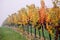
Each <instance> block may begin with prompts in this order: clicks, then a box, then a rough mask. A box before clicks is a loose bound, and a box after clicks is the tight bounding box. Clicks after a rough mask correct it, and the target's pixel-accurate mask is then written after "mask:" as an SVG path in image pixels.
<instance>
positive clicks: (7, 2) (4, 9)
mask: <svg viewBox="0 0 60 40" xmlns="http://www.w3.org/2000/svg"><path fill="white" fill-rule="evenodd" d="M30 4H35V5H36V6H37V7H40V0H0V26H1V24H2V23H3V21H4V20H5V19H6V18H7V17H8V15H11V14H12V13H15V12H17V11H18V10H19V9H21V8H23V7H26V5H30ZM45 4H46V6H47V7H52V6H53V4H52V1H51V0H45Z"/></svg>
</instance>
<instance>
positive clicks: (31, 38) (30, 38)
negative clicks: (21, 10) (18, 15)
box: [8, 27, 44, 40]
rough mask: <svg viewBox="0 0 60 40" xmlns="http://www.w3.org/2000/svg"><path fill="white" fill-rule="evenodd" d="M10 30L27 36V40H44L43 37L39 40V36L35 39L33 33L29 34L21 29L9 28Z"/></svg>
mask: <svg viewBox="0 0 60 40" xmlns="http://www.w3.org/2000/svg"><path fill="white" fill-rule="evenodd" d="M8 28H12V29H13V30H14V31H16V32H18V33H20V34H21V35H23V36H25V37H26V39H27V40H44V38H43V37H41V38H40V39H39V36H38V35H37V38H35V35H34V34H32V36H31V33H29V34H28V33H27V31H23V30H22V29H19V28H16V27H8Z"/></svg>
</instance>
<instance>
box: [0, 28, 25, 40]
mask: <svg viewBox="0 0 60 40" xmlns="http://www.w3.org/2000/svg"><path fill="white" fill-rule="evenodd" d="M0 40H26V38H25V37H24V36H22V35H21V34H20V33H17V32H15V31H14V30H12V29H10V28H7V27H0Z"/></svg>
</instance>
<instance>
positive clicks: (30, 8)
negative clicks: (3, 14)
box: [3, 0, 60, 40]
mask: <svg viewBox="0 0 60 40" xmlns="http://www.w3.org/2000/svg"><path fill="white" fill-rule="evenodd" d="M57 2H58V1H56V2H55V1H53V5H54V6H53V7H52V8H46V7H45V3H44V1H43V0H42V1H41V8H38V7H36V6H35V5H34V4H31V5H26V8H21V9H20V10H19V11H18V13H14V14H11V15H9V16H8V17H7V19H6V20H5V21H6V22H5V23H4V24H3V26H8V27H11V28H17V30H18V29H19V30H20V31H21V32H22V33H23V35H25V36H27V39H28V40H60V39H59V38H60V8H59V6H57V4H56V3H57Z"/></svg>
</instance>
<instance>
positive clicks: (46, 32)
mask: <svg viewBox="0 0 60 40" xmlns="http://www.w3.org/2000/svg"><path fill="white" fill-rule="evenodd" d="M20 28H21V29H22V26H20ZM25 28H26V27H25ZM29 32H30V30H29ZM32 33H34V28H32ZM36 33H37V35H38V29H37V31H36ZM40 35H41V36H42V29H40ZM44 36H45V38H46V39H49V33H48V31H47V30H46V29H44ZM51 40H54V36H51Z"/></svg>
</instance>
